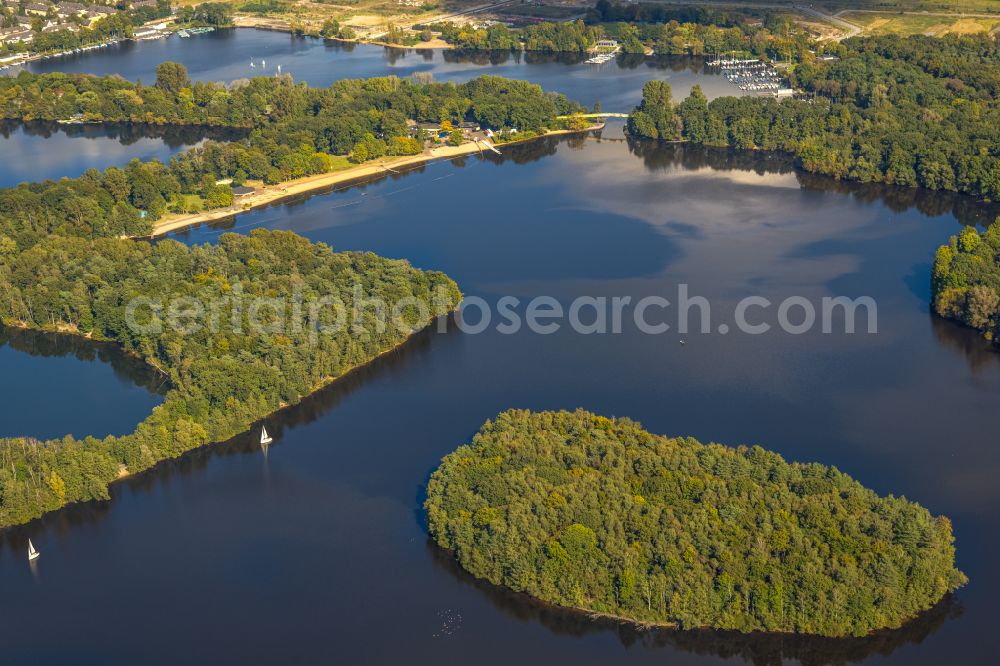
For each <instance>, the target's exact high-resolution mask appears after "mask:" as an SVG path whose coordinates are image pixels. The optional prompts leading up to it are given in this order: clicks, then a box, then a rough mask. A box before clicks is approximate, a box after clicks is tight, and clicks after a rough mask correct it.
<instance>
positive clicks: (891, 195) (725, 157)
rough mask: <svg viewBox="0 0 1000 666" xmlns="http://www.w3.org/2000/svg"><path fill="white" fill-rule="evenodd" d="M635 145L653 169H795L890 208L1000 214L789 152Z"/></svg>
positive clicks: (983, 221) (979, 216)
mask: <svg viewBox="0 0 1000 666" xmlns="http://www.w3.org/2000/svg"><path fill="white" fill-rule="evenodd" d="M628 145H629V150H630V151H631V152H632V153H633V154H635V155H636V156H638V157H640V158H642V161H643V164H645V165H646V168H647V169H649V170H651V171H658V170H665V169H670V168H677V167H684V168H687V169H698V168H702V167H710V168H712V169H716V170H720V171H730V170H739V171H753V172H754V173H757V174H760V175H764V174H767V173H789V172H794V173H795V176H796V178H797V179H798V181H799V184H800V185H801V186H802V188H803V189H807V190H817V191H821V192H839V193H841V194H847V195H850V196H852V197H854V198H855V199H857V200H859V201H862V202H865V203H871V202H876V201H880V202H882V203H884V204H885V205H886V206H887V207H888V208H889V210H891V211H893V212H895V213H903V212H906V211H907V210H909V209H911V208H915V209H916V210H917V211H919V212H920V213H923V214H924V215H927V216H932V217H936V216H940V215H946V214H951V215H953V216H955V218H956V219H958V220H959V221H960V222H961V223H962V224H978V225H987V224H989V223H990V222H992V221H993V220H994V219H995V218H996V217H997V215H1000V204H987V203H985V202H983V201H979V200H978V199H975V198H973V197H970V196H968V195H964V194H959V193H957V192H939V191H934V190H927V189H924V188H919V187H896V186H893V185H885V184H883V183H858V182H854V181H846V180H837V179H835V178H831V177H830V176H823V175H819V174H814V173H807V172H805V171H801V170H799V169H796V168H795V159H794V158H793V157H792V156H791V155H786V154H783V153H769V152H764V151H753V150H730V149H727V148H711V147H707V146H693V145H687V144H670V143H660V142H657V141H649V140H645V139H638V140H637V139H631V138H630V139H628Z"/></svg>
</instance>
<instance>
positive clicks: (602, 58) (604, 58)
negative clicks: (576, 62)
mask: <svg viewBox="0 0 1000 666" xmlns="http://www.w3.org/2000/svg"><path fill="white" fill-rule="evenodd" d="M614 59H615V54H614V53H598V54H597V55H595V56H594V57H592V58H589V59H587V60H585V61H584V62H586V63H587V64H588V65H603V64H604V63H606V62H610V61H611V60H614Z"/></svg>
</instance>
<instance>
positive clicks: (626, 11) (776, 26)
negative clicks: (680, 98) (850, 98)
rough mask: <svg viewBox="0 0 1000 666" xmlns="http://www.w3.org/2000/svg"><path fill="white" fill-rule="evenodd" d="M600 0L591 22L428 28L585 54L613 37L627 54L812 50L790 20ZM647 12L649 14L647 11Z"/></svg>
mask: <svg viewBox="0 0 1000 666" xmlns="http://www.w3.org/2000/svg"><path fill="white" fill-rule="evenodd" d="M640 8H642V9H645V8H646V6H645V5H629V6H628V7H627V8H623V7H619V6H617V5H610V4H607V3H603V4H602V3H598V5H597V9H596V10H595V11H593V12H591V13H590V15H589V16H588V21H586V22H584V21H571V22H565V23H549V22H545V23H538V24H534V25H528V26H526V27H524V28H508V27H506V26H505V25H503V24H496V25H492V26H489V27H486V28H478V29H476V28H472V27H471V26H468V25H455V24H452V23H439V24H434V25H431V26H429V27H430V28H431V29H433V30H436V31H438V32H440V33H441V38H442V39H443V40H445V41H446V42H448V43H449V44H452V45H454V46H455V47H456V48H460V49H475V50H479V49H488V50H499V51H507V50H512V49H513V50H520V49H523V50H525V51H544V52H570V53H582V52H584V51H587V50H589V49H591V48H593V47H594V45H595V44H596V42H597V40H599V39H605V38H607V39H615V40H617V41H618V42H619V44H620V45H621V50H622V51H624V52H625V53H646V52H647V51H649V50H652V52H653V53H655V54H657V55H683V54H689V55H702V54H704V53H725V52H734V51H735V52H740V53H752V54H756V55H758V56H762V57H771V58H776V59H786V60H787V59H798V58H799V57H802V56H803V55H804V54H805V53H807V52H808V49H809V39H808V37H807V35H806V34H805V33H804V32H803V31H802V30H799V29H798V28H797V27H796V26H795V25H794V24H793V23H792V22H790V21H788V20H786V19H778V18H775V19H773V20H771V19H769V20H768V21H767V22H766V23H763V24H750V23H747V22H746V21H744V20H742V18H739V17H737V16H735V15H733V14H730V13H723V12H713V11H710V10H705V9H702V10H690V9H686V8H667V7H664V6H652V7H650V8H649V11H648V12H647V13H642V12H640V13H638V14H637V13H636V11H630V10H633V9H636V10H638V9H640ZM647 14H648V15H647Z"/></svg>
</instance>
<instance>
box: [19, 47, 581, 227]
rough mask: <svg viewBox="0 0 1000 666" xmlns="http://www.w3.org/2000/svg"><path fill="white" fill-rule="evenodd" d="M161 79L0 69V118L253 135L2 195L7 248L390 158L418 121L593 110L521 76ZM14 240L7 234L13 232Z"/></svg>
mask: <svg viewBox="0 0 1000 666" xmlns="http://www.w3.org/2000/svg"><path fill="white" fill-rule="evenodd" d="M156 72H157V76H156V82H155V84H153V85H143V84H141V83H132V82H129V81H125V80H123V79H121V78H119V77H113V76H111V77H94V76H88V75H80V74H30V73H26V72H23V73H21V74H19V75H18V76H16V77H12V78H6V77H0V116H2V117H4V118H10V119H18V120H25V121H29V120H35V119H44V120H57V119H67V118H73V117H78V118H82V119H84V120H92V121H103V122H128V123H140V124H141V123H145V124H173V125H201V126H213V127H227V128H238V129H244V130H247V132H248V136H247V137H246V138H244V139H241V140H237V141H231V142H217V141H207V142H205V143H203V144H202V145H200V146H198V147H195V148H192V149H190V150H188V151H186V152H184V153H182V154H180V155H177V156H175V157H173V158H172V159H171V160H170V162H169V164H163V163H161V162H159V161H156V160H154V161H151V162H144V163H143V162H139V161H134V162H132V163H131V164H129V165H128V166H127V167H125V168H117V167H111V168H109V169H106V170H105V171H104V172H103V173H102V172H99V171H96V170H91V171H88V172H87V173H85V174H84V175H83V176H81V177H79V178H74V179H66V178H64V179H62V180H59V181H55V182H53V181H46V182H44V183H35V184H25V185H21V186H19V187H16V188H11V189H6V190H2V191H0V235H2V237H0V244H3V243H4V242H6V241H11V242H13V243H14V244H15V245H16V246H17V247H26V246H30V245H32V244H34V243H36V242H37V241H38V240H39V239H40V238H42V237H44V236H46V235H47V234H50V233H58V234H61V235H78V236H83V237H89V238H93V237H113V236H120V235H129V236H141V235H146V234H149V233H150V230H151V228H152V223H153V222H154V221H155V220H157V219H159V218H160V217H161V216H162V215H163V214H164V213H165V212H167V211H175V212H197V211H198V210H201V209H212V208H223V207H226V206H230V205H232V203H233V194H232V189H231V187H230V185H229V184H228V183H223V184H220V181H227V180H230V179H231V180H232V182H233V183H234V184H242V183H243V182H244V181H246V180H261V181H263V182H264V183H267V184H274V183H278V182H282V181H286V180H291V179H294V178H300V177H303V176H309V175H314V174H321V173H326V172H329V171H331V170H332V169H334V168H335V167H337V166H344V160H343V158H344V157H347V158H349V159H350V160H352V161H356V162H361V161H365V160H368V159H373V158H378V157H382V156H383V155H413V154H418V153H420V152H421V151H422V150H423V148H424V142H423V140H422V138H421V137H420V136H419V135H418V136H416V137H415V136H413V132H412V128H411V126H410V124H409V123H410V122H419V121H429V122H434V123H440V122H444V121H447V122H451V123H453V124H456V125H457V124H458V123H460V122H464V121H474V122H476V123H479V124H481V125H483V126H485V127H491V128H503V127H509V128H516V129H518V130H521V131H540V130H543V129H545V128H547V127H550V126H556V125H557V124H558V123H560V122H562V121H556V120H555V117H556V116H557V115H565V114H568V113H573V112H576V111H580V110H583V109H582V107H581V106H580V105H578V104H575V103H573V102H571V101H569V100H567V99H566V98H565V97H564V96H561V95H556V94H550V93H546V92H544V91H543V90H542V89H541V87H539V86H537V85H533V84H530V83H527V82H524V81H514V80H509V79H505V78H502V77H496V76H483V77H479V78H476V79H473V80H471V81H469V82H467V83H463V84H454V83H434V82H428V83H416V82H413V81H410V80H408V79H399V78H396V77H380V78H372V79H367V80H342V81H338V82H337V83H335V84H333V85H332V86H330V87H329V88H310V87H308V86H306V85H305V84H301V83H299V84H296V83H294V82H293V81H292V79H291V78H290V77H260V78H255V79H243V80H239V81H235V82H233V83H232V84H230V85H220V84H214V83H200V82H192V81H191V80H190V78H189V76H188V73H187V70H186V69H185V68H184V67H183V65H180V64H177V63H170V62H166V63H162V64H161V65H159V67H157V70H156ZM5 239H6V241H5Z"/></svg>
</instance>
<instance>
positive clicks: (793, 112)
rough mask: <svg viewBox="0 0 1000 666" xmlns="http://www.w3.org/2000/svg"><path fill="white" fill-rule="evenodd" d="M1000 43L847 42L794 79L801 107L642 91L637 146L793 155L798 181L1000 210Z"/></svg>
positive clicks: (632, 127) (657, 84) (654, 86)
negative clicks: (920, 192) (936, 194)
mask: <svg viewBox="0 0 1000 666" xmlns="http://www.w3.org/2000/svg"><path fill="white" fill-rule="evenodd" d="M998 44H1000V42H998V40H997V38H996V37H987V36H966V37H959V36H948V37H944V38H932V37H923V36H915V37H909V38H901V37H897V36H883V37H871V38H854V39H851V40H848V41H846V42H845V43H844V45H843V49H844V50H843V57H842V58H841V59H840V60H839V61H835V62H821V63H812V64H810V63H803V64H800V65H799V66H798V67H797V68H796V69H795V70H794V71H793V72H792V73H791V75H790V77H791V80H792V82H793V84H794V85H795V86H796V87H797V88H799V89H801V90H804V91H806V92H807V93H809V94H810V97H809V98H808V99H786V100H775V99H773V98H763V97H755V96H746V97H720V98H716V99H714V100H712V101H711V102H709V101H708V100H707V99H706V97H705V95H704V93H703V92H702V90H701V89H700V88H699V87H695V88H694V89H692V91H691V95H690V96H689V97H687V98H686V99H684V100H683V101H681V102H680V103H676V104H675V103H674V102H673V100H672V98H671V89H670V86H669V84H668V83H666V82H664V81H650V82H648V83H647V84H646V86H645V88H644V90H643V100H642V103H641V104H640V105H639V106H638V107H637V108H636V109H635V110H634V111H633V112H632V114H631V116H630V118H629V121H628V132H629V134H631V135H632V136H635V137H646V138H654V139H664V140H683V141H689V142H692V143H697V144H705V145H711V146H730V147H733V148H740V149H760V150H772V151H781V152H787V153H791V154H792V155H794V156H795V157H796V159H797V162H798V165H799V166H800V167H801V168H803V169H805V170H806V171H810V172H814V173H820V174H824V175H828V176H833V177H835V178H842V179H850V180H857V181H862V182H884V183H889V184H894V185H901V186H907V187H914V186H920V187H926V188H929V189H933V190H947V191H955V192H963V193H966V194H971V195H973V196H976V197H981V198H983V199H987V200H993V201H996V200H1000V45H998Z"/></svg>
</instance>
